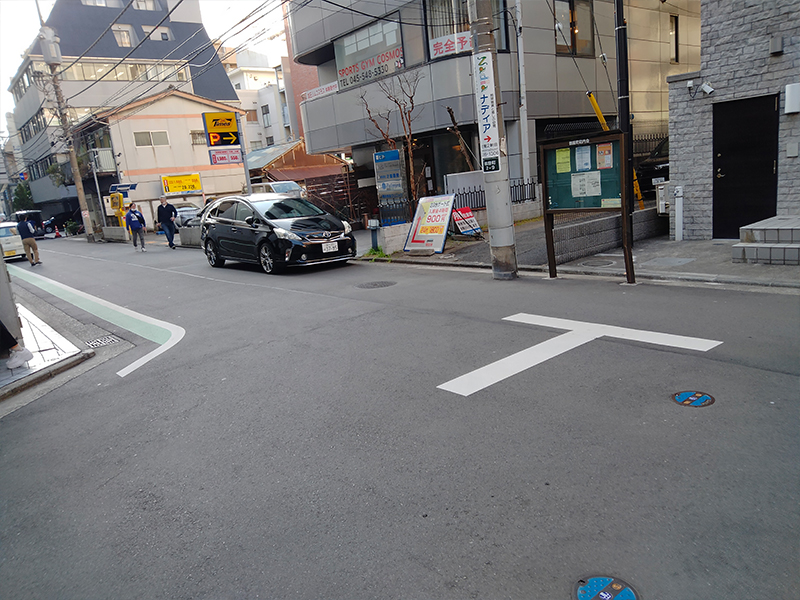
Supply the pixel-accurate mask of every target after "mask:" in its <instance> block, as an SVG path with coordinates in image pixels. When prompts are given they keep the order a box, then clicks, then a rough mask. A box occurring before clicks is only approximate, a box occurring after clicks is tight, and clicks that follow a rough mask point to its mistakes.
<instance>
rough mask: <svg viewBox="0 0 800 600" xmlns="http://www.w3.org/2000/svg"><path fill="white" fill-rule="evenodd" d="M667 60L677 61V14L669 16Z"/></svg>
mask: <svg viewBox="0 0 800 600" xmlns="http://www.w3.org/2000/svg"><path fill="white" fill-rule="evenodd" d="M669 62H671V63H673V64H677V63H678V15H670V16H669Z"/></svg>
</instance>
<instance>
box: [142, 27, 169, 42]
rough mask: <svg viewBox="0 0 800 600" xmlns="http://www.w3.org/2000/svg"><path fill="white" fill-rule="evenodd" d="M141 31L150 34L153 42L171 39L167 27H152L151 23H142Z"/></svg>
mask: <svg viewBox="0 0 800 600" xmlns="http://www.w3.org/2000/svg"><path fill="white" fill-rule="evenodd" d="M142 31H144V33H145V35H148V36H150V39H151V40H153V41H154V42H168V41H170V40H172V39H174V38H173V37H172V32H171V31H170V30H169V27H153V26H152V25H142Z"/></svg>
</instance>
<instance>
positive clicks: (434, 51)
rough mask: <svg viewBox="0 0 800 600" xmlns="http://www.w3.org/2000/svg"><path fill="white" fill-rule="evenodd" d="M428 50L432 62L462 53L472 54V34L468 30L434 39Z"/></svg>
mask: <svg viewBox="0 0 800 600" xmlns="http://www.w3.org/2000/svg"><path fill="white" fill-rule="evenodd" d="M428 49H429V50H430V55H431V60H433V59H434V58H442V57H443V56H450V55H451V54H459V53H461V52H472V33H471V32H470V31H469V30H467V31H460V32H459V33H451V34H450V35H443V36H441V37H438V38H434V39H432V40H429V42H428Z"/></svg>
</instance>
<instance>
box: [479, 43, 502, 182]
mask: <svg viewBox="0 0 800 600" xmlns="http://www.w3.org/2000/svg"><path fill="white" fill-rule="evenodd" d="M474 60H475V65H474V69H473V73H474V74H475V101H476V105H477V107H478V134H479V135H480V138H481V163H482V165H483V172H484V173H491V172H493V171H499V170H500V133H499V130H498V128H497V99H496V98H495V97H494V65H493V64H492V54H491V53H490V52H483V53H481V54H476V55H475V59H474Z"/></svg>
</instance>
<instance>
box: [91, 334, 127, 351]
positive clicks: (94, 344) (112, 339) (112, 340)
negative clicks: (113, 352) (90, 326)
mask: <svg viewBox="0 0 800 600" xmlns="http://www.w3.org/2000/svg"><path fill="white" fill-rule="evenodd" d="M121 341H122V340H121V339H119V338H118V337H117V336H115V335H104V336H103V337H100V338H97V339H96V340H90V341H88V342H86V345H87V346H89V348H99V347H100V346H110V345H111V344H116V343H117V342H121Z"/></svg>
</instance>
